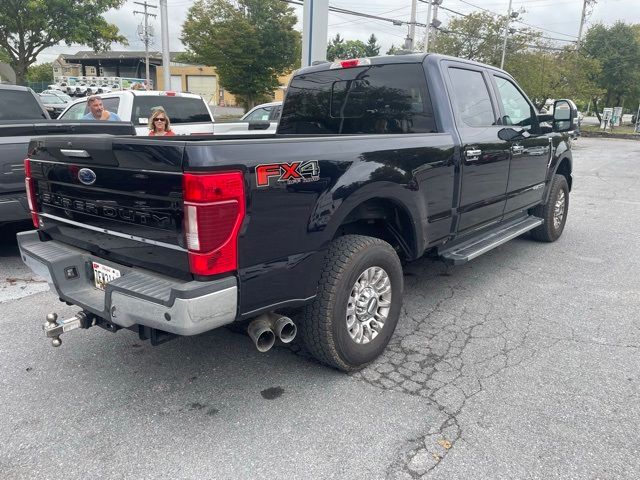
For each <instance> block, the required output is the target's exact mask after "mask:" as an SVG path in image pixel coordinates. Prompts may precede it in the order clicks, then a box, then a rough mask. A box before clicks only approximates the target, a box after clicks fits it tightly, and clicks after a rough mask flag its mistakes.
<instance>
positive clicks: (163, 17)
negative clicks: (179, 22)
mask: <svg viewBox="0 0 640 480" xmlns="http://www.w3.org/2000/svg"><path fill="white" fill-rule="evenodd" d="M160 34H161V36H162V80H163V83H164V89H165V90H171V71H170V68H171V67H170V63H171V58H170V55H169V52H170V51H171V50H170V48H169V14H168V13H167V0H160Z"/></svg>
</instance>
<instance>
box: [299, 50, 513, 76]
mask: <svg viewBox="0 0 640 480" xmlns="http://www.w3.org/2000/svg"><path fill="white" fill-rule="evenodd" d="M427 57H429V58H430V59H434V60H435V61H437V60H453V61H456V62H463V63H468V64H470V65H477V66H481V67H484V68H490V69H492V70H496V71H499V72H502V73H505V74H507V75H508V73H507V72H505V71H504V70H501V69H499V68H498V67H494V66H493V65H488V64H485V63H480V62H474V61H473V60H467V59H465V58H458V57H451V56H448V55H440V54H436V53H408V54H400V55H381V56H378V57H367V58H368V59H369V60H370V61H371V65H388V64H394V63H422V62H423V61H424V60H425V58H427ZM332 63H333V62H322V63H318V64H316V65H312V66H310V67H304V68H301V69H300V70H297V71H296V72H295V75H301V74H308V73H314V72H323V71H326V70H328V69H329V68H330V67H331V64H332Z"/></svg>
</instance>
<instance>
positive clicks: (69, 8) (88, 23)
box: [0, 0, 127, 83]
mask: <svg viewBox="0 0 640 480" xmlns="http://www.w3.org/2000/svg"><path fill="white" fill-rule="evenodd" d="M123 3H124V0H83V1H69V0H29V1H22V0H0V48H3V49H4V50H5V51H6V53H7V54H8V55H9V64H10V65H11V66H12V67H13V69H14V70H15V72H16V83H22V82H23V81H24V80H25V78H26V76H27V69H28V68H29V66H31V65H33V64H34V63H35V62H36V59H37V57H38V54H40V52H42V51H43V50H44V49H45V48H48V47H52V46H54V45H57V44H59V43H60V42H64V43H65V44H67V45H71V44H72V43H80V44H83V45H89V46H90V47H91V48H93V49H94V50H96V51H98V50H108V49H109V47H110V46H111V43H112V42H118V43H124V44H126V43H127V41H126V39H125V38H124V37H123V36H121V35H120V34H119V33H118V28H117V27H116V26H115V25H112V24H110V23H108V22H107V21H106V20H105V19H104V18H102V16H101V15H102V13H104V12H106V11H107V10H109V9H111V8H117V7H119V6H121V5H122V4H123Z"/></svg>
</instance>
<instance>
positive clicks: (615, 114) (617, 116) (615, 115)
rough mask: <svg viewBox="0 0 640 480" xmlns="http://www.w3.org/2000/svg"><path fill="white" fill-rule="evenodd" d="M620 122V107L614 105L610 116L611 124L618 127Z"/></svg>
mask: <svg viewBox="0 0 640 480" xmlns="http://www.w3.org/2000/svg"><path fill="white" fill-rule="evenodd" d="M621 122H622V107H615V108H614V109H613V115H612V116H611V126H612V127H619V126H620V123H621Z"/></svg>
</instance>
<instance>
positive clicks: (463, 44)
mask: <svg viewBox="0 0 640 480" xmlns="http://www.w3.org/2000/svg"><path fill="white" fill-rule="evenodd" d="M505 23H506V17H504V16H502V17H496V16H493V15H490V14H489V13H486V12H479V13H471V14H469V15H467V16H466V17H463V18H454V19H452V20H451V21H450V22H449V24H448V25H447V27H446V28H442V29H441V31H440V32H439V33H438V43H437V46H436V51H437V52H438V53H443V54H445V55H452V56H454V57H461V58H466V59H469V60H475V61H478V62H482V63H488V64H490V65H496V66H499V65H500V60H501V57H502V45H503V41H504V27H505ZM540 37H541V34H540V33H538V32H536V31H534V30H531V29H529V28H522V29H510V34H509V39H508V41H507V54H506V57H505V58H507V59H508V58H509V57H510V56H511V55H513V54H515V53H517V52H521V51H523V50H525V49H527V48H528V46H529V45H535V44H537V43H538V42H539V39H540Z"/></svg>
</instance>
